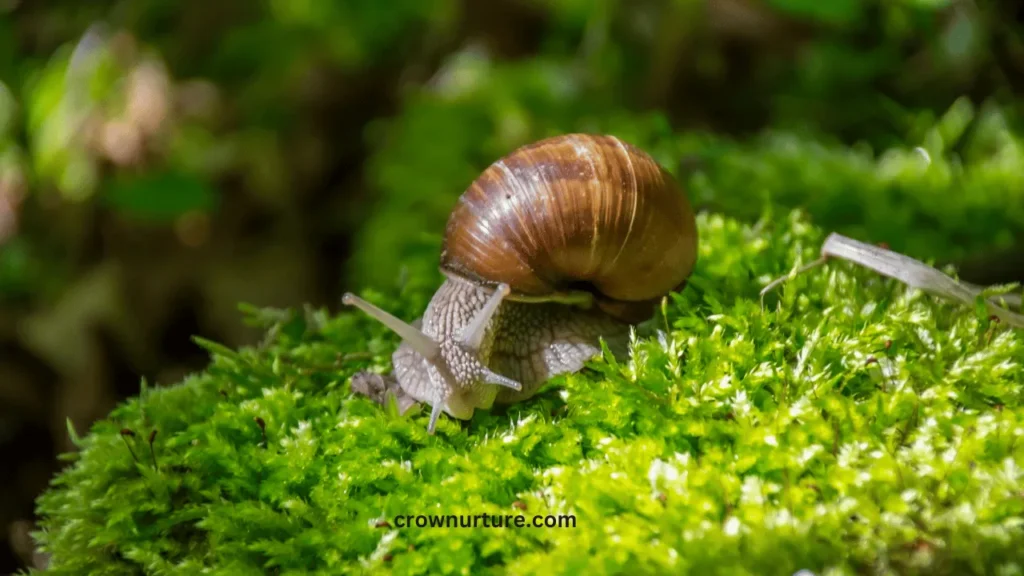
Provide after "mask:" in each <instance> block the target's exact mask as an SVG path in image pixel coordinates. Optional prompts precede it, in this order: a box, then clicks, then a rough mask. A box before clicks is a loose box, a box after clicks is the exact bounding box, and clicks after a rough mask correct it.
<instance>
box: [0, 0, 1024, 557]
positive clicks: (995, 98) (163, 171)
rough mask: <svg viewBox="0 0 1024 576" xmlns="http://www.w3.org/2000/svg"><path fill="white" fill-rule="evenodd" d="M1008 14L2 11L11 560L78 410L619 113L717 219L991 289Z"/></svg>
mask: <svg viewBox="0 0 1024 576" xmlns="http://www.w3.org/2000/svg"><path fill="white" fill-rule="evenodd" d="M1022 16H1024V7H1022V5H1021V4H1019V3H1013V2H1009V1H1006V0H999V1H989V2H981V1H977V2H974V1H959V0H888V1H885V2H882V1H876V0H864V1H862V0H828V1H820V0H700V1H698V0H633V1H630V2H625V1H620V0H591V1H583V0H549V1H547V2H542V1H540V0H488V1H487V2H473V1H469V0H391V1H390V2H384V1H380V0H346V1H340V2H339V1H334V0H257V1H253V0H219V1H217V2H212V1H208V0H207V1H196V0H179V1H171V0H134V1H127V0H120V1H118V0H93V1H91V2H39V1H33V0H0V463H2V465H0V573H10V572H12V571H14V570H16V569H18V568H19V567H23V566H27V565H30V564H32V563H34V562H36V559H35V558H34V553H33V549H32V544H31V541H30V539H29V536H28V533H29V532H30V531H31V530H33V529H34V527H33V524H32V522H33V512H34V502H33V500H34V498H35V497H36V496H37V495H38V494H39V493H40V492H41V491H42V490H43V489H44V488H45V487H46V485H47V483H48V482H49V480H50V478H51V477H52V476H53V474H54V473H55V472H56V471H57V470H58V469H59V467H60V465H61V462H60V460H58V458H57V456H58V454H60V453H61V452H65V451H69V450H71V449H72V446H71V445H70V442H69V441H68V434H67V426H68V422H70V423H71V424H72V425H73V426H74V427H75V428H76V429H77V430H78V431H79V433H82V432H84V431H86V430H87V429H88V427H89V425H90V423H91V422H93V421H94V420H96V419H98V418H102V417H103V416H104V415H105V414H106V413H107V412H108V411H109V410H110V409H111V408H112V407H113V406H114V404H115V403H117V402H118V401H119V400H120V399H123V398H125V397H127V396H130V395H133V394H136V393H137V392H138V391H139V388H140V382H141V380H142V379H145V380H146V382H147V383H148V384H149V385H168V384H173V383H175V382H176V381H178V380H180V378H181V377H182V376H183V375H185V374H187V373H189V372H192V371H197V370H201V369H202V368H203V367H204V365H205V364H206V361H207V356H206V354H205V353H204V352H203V351H202V350H201V349H200V348H199V347H198V346H196V345H194V344H193V343H192V341H191V340H190V337H191V336H193V335H202V336H204V337H206V338H209V339H213V340H216V341H219V342H222V343H224V344H227V345H229V346H241V345H246V344H252V343H254V342H255V341H256V339H257V338H258V337H259V332H258V331H256V330H255V329H254V328H253V327H250V326H247V325H246V324H245V323H244V322H243V316H242V314H241V313H240V312H239V304H241V303H248V304H251V305H254V306H259V307H281V308H284V307H302V306H303V305H305V304H307V303H308V304H310V305H313V306H325V307H328V308H329V309H331V310H336V309H337V308H338V305H339V297H340V294H341V292H342V291H343V290H347V289H363V288H373V289H379V290H398V289H400V288H401V287H402V286H405V285H407V283H408V282H434V281H435V280H436V278H437V276H436V275H435V272H436V271H435V270H433V267H434V266H436V248H437V245H438V238H439V234H440V232H441V227H442V225H443V221H444V217H445V216H446V214H447V212H448V210H449V209H450V207H451V205H452V203H453V202H454V199H455V197H456V196H457V195H458V194H459V193H461V192H462V190H463V189H464V188H465V187H466V186H467V185H468V184H469V182H470V181H471V180H472V179H473V178H474V176H475V175H476V174H477V173H478V172H479V171H480V170H482V169H483V168H484V167H485V166H486V165H487V164H489V163H490V162H491V161H493V160H495V159H496V158H497V157H498V156H500V155H501V154H504V153H506V152H508V151H510V150H512V149H513V148H515V147H516V146H519V145H522V144H525V143H526V142H528V141H530V140H533V139H536V138H540V137H543V136H548V135H552V134H556V133H559V132H567V131H573V130H585V131H602V132H612V133H616V134H619V135H621V136H623V137H625V138H626V139H628V140H630V141H632V142H634V143H636V144H639V145H642V146H645V147H646V148H647V149H649V150H650V151H651V152H652V154H654V155H655V156H656V157H657V158H658V159H659V160H660V161H662V162H663V163H665V165H666V167H668V168H669V169H670V170H671V171H673V172H675V173H676V174H677V175H679V176H680V177H681V178H685V179H687V182H688V183H689V184H690V189H691V191H692V194H694V198H695V202H696V203H697V204H698V205H699V206H701V207H702V208H705V209H712V210H719V211H723V212H727V213H729V214H731V215H733V216H735V217H737V218H743V219H746V220H754V219H756V218H758V217H759V216H761V213H762V212H761V210H762V207H763V205H764V204H765V203H766V202H767V203H771V204H774V205H779V206H783V207H803V208H805V209H806V210H807V211H808V212H809V213H810V215H811V217H812V219H814V221H815V222H816V223H817V224H819V225H822V226H825V227H829V228H830V229H835V230H840V231H843V232H845V233H849V234H855V235H857V236H858V237H860V238H861V239H864V240H867V241H875V242H882V241H884V242H888V243H889V244H890V245H892V246H893V247H894V248H896V249H900V250H903V251H905V252H907V253H910V254H911V255H913V256H916V257H920V258H927V259H935V260H936V261H938V262H940V263H955V264H957V265H959V266H960V267H961V270H962V272H963V275H964V276H965V277H968V278H969V279H972V280H975V281H977V282H983V283H996V282H1010V281H1014V280H1022V279H1024V272H1022V270H1024V258H1022V253H1024V250H1022V249H1021V248H1020V241H1021V238H1022V237H1024V235H1022V234H1021V229H1022V224H1024V189H1022V188H1024V170H1022V169H1021V168H1022V166H1024V164H1022V163H1024V152H1022V151H1021V150H1022V147H1021V146H1020V141H1019V136H1018V135H1019V134H1020V133H1021V132H1020V131H1019V130H1018V128H1017V127H1018V126H1019V114H1020V107H1021V102H1022V101H1021V99H1020V94H1021V91H1022V89H1024V36H1022V34H1021V19H1022ZM921 157H923V158H925V159H926V160H928V166H929V167H928V168H926V169H925V168H920V166H919V164H914V163H913V162H914V160H913V159H914V158H918V160H919V159H920V158H921ZM972 167H974V168H972ZM972 170H973V171H972ZM723 182H728V183H729V184H728V185H726V184H722V183H723ZM723 189H725V190H731V191H733V193H731V194H730V195H723V194H721V193H720V190H723Z"/></svg>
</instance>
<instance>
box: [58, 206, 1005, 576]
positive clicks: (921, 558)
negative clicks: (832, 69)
mask: <svg viewBox="0 0 1024 576" xmlns="http://www.w3.org/2000/svg"><path fill="white" fill-rule="evenodd" d="M699 226H700V233H701V240H702V244H701V253H700V261H699V264H698V267H697V270H696V271H695V273H694V276H693V279H692V281H691V282H690V283H689V285H688V286H687V288H686V289H685V291H683V292H682V293H681V294H675V295H672V297H671V298H670V299H668V300H667V301H666V304H665V306H664V310H663V312H664V315H665V317H664V319H663V320H664V321H663V325H662V328H661V330H659V331H657V332H656V333H655V334H654V335H652V336H650V337H649V338H639V337H638V338H636V339H634V341H633V343H632V345H631V347H630V354H629V356H628V357H626V358H622V359H614V358H610V357H605V358H600V359H596V360H594V361H593V362H592V363H591V364H590V365H589V366H588V367H587V368H586V369H585V370H583V371H581V372H579V373H577V374H572V375H565V376H561V377H558V378H555V379H553V380H552V381H551V382H549V383H548V385H547V386H546V388H545V390H544V391H543V392H542V393H541V394H540V395H539V396H537V397H535V398H534V399H532V400H530V401H528V402H524V403H522V404H518V405H515V406H512V407H510V408H507V409H495V410H493V411H489V412H478V413H477V414H476V416H475V417H474V418H473V419H472V420H471V421H469V422H460V421H455V420H452V419H450V418H448V417H447V416H442V418H441V419H440V421H439V422H438V432H437V434H436V435H434V436H430V435H428V434H427V432H426V422H427V418H428V411H426V410H418V411H416V410H414V411H413V412H412V413H407V414H406V415H405V416H396V415H394V414H393V413H388V412H387V411H386V410H384V409H383V408H381V407H380V406H379V405H378V404H375V403H374V402H372V401H370V400H368V399H367V398H365V397H363V396H360V395H356V394H352V393H351V391H350V388H349V386H350V377H351V376H352V375H353V374H355V373H356V372H358V371H361V370H374V371H380V372H383V371H386V370H387V369H388V362H389V356H390V353H391V351H392V350H393V349H394V347H395V345H396V344H397V342H396V340H395V338H394V337H393V336H392V335H391V334H390V333H388V332H387V331H386V330H385V329H384V328H383V327H382V326H380V325H379V324H378V323H376V322H375V321H373V320H371V319H369V318H367V317H366V316H365V315H362V314H361V313H359V312H356V311H345V312H344V313H341V314H339V315H330V314H327V313H325V312H323V311H315V310H304V311H275V310H262V311H250V318H251V319H252V321H254V322H260V323H262V325H263V326H264V327H266V328H267V339H266V341H265V342H264V343H263V344H262V345H261V346H258V347H253V348H248V349H242V350H229V349H224V348H222V347H219V346H217V345H215V344H210V343H207V344H206V345H207V346H208V348H209V349H210V350H211V351H212V357H213V359H212V362H211V364H210V366H209V368H208V369H207V370H205V371H204V372H202V373H199V374H195V375H193V376H192V377H190V378H188V379H186V380H185V381H183V382H181V383H179V384H177V385H173V386H167V387H160V388H146V389H144V390H143V393H142V394H140V396H139V397H138V398H135V399H133V400H131V401H129V402H126V403H125V404H123V405H121V406H120V407H118V408H117V409H116V410H114V411H113V412H112V413H111V414H110V416H109V418H108V419H105V420H103V421H101V422H98V423H97V424H95V425H94V427H93V428H92V430H91V431H90V432H89V433H88V434H86V435H84V436H82V437H81V438H78V439H77V440H76V442H77V445H78V446H79V448H80V450H79V451H78V452H77V453H76V454H73V455H69V458H70V459H71V460H72V462H71V463H70V464H69V466H68V467H67V469H66V470H65V471H64V472H63V473H62V474H61V475H60V476H59V477H58V478H57V479H56V480H55V482H54V485H53V486H52V488H51V489H50V490H49V491H48V492H47V493H46V494H44V495H43V496H42V497H41V498H40V500H39V512H40V514H41V517H42V520H41V524H42V531H41V532H40V534H39V535H38V538H39V541H40V543H41V546H42V549H43V550H44V551H45V552H47V553H49V554H51V560H50V565H49V568H48V571H49V572H51V573H54V574H75V575H79V574H110V575H115V574H143V573H145V574H189V575H191V574H223V575H232V576H244V575H246V574H267V573H269V574H282V575H283V574H289V575H292V574H361V573H395V574H499V573H501V574H504V573H510V574H581V573H585V574H591V575H597V574H612V573H628V574H754V573H758V574H763V573H773V574H792V573H794V572H796V571H798V570H801V569H807V570H811V571H813V572H814V573H816V574H854V573H906V574H910V573H922V574H925V573H927V574H972V573H978V574H980V573H987V574H997V573H998V574H1015V573H1016V574H1019V573H1020V572H1021V567H1022V566H1024V547H1022V546H1021V544H1022V543H1024V521H1022V519H1021V518H1022V516H1024V497H1022V492H1021V486H1022V482H1024V467H1022V464H1021V460H1022V456H1024V438H1022V436H1024V405H1022V402H1021V398H1022V394H1021V390H1022V383H1024V372H1022V370H1021V366H1020V364H1021V361H1022V359H1024V337H1022V335H1021V333H1020V332H1017V331H1013V330H1011V329H1009V328H1007V327H1005V326H1001V325H1000V324H998V323H995V322H993V321H991V320H990V319H989V318H988V317H987V315H985V314H983V313H980V312H979V311H977V310H975V309H973V308H970V307H964V306H959V305H955V304H951V303H948V302H944V301H939V300H936V299H934V298H932V297H929V296H927V295H924V294H922V293H920V292H918V291H913V290H908V289H906V287H904V286H903V285H901V284H899V283H897V282H895V281H892V280H889V279H886V278H883V277H880V276H878V275H876V274H874V273H872V272H870V271H867V270H864V269H861V268H857V267H855V266H853V265H850V264H847V263H843V262H833V263H830V264H829V265H828V266H827V267H824V268H821V269H819V270H816V271H813V272H809V273H807V274H804V275H801V276H798V277H796V278H794V279H792V280H791V281H790V282H788V283H786V284H785V285H784V286H782V287H780V288H779V289H778V290H777V291H776V292H775V293H773V294H771V295H769V296H768V297H767V299H766V300H765V302H763V303H762V302H761V300H760V297H759V294H758V292H759V290H760V289H761V287H762V286H764V285H765V284H766V283H767V282H768V281H769V280H770V279H772V278H774V277H776V276H778V275H781V274H785V273H786V272H788V271H789V270H792V269H793V268H794V267H795V266H798V265H800V264H802V263H805V262H808V261H809V260H811V259H813V258H815V257H816V256H817V254H818V249H819V247H820V245H821V242H822V241H823V239H824V231H823V230H821V229H819V228H817V227H814V226H812V225H811V224H810V223H809V222H808V221H807V220H806V219H805V218H804V217H802V216H801V215H800V214H799V213H797V212H794V213H791V214H788V215H786V214H783V215H776V216H775V217H766V218H765V219H763V220H761V221H760V222H759V223H757V224H754V225H750V224H745V223H740V222H738V221H736V220H732V219H729V218H726V217H723V216H720V215H708V214H701V215H700V217H699ZM424 257H426V256H424ZM430 290H431V287H430V286H429V285H428V284H427V283H425V282H410V283H409V284H408V285H407V288H406V289H405V290H404V291H402V292H401V293H398V292H396V293H391V294H386V295H385V294H381V293H375V292H371V293H367V292H364V293H363V294H364V296H365V297H367V298H368V299H369V300H371V301H373V302H374V303H376V304H378V305H380V306H383V307H386V308H388V309H389V310H392V311H393V312H394V313H395V314H396V315H398V316H400V317H403V318H405V319H412V318H414V317H415V316H417V315H418V314H419V313H421V312H422V304H423V303H424V302H425V301H426V299H427V298H428V297H429V294H430ZM125 430H130V431H131V434H127V435H126V434H125V433H123V431H125ZM72 433H73V431H72ZM152 434H155V437H153V436H151V435H152ZM150 440H152V441H151V442H150ZM150 445H151V446H152V449H151V447H150ZM480 514H489V515H502V516H504V515H517V516H518V515H522V516H524V517H525V519H526V522H527V523H530V522H532V518H533V517H534V515H541V516H542V517H543V516H545V515H552V516H554V517H556V518H557V517H559V516H560V515H561V516H571V517H572V518H573V519H574V522H575V525H574V526H572V527H546V528H533V527H523V528H493V527H483V525H482V523H480V521H478V526H477V527H475V528H463V527H423V528H419V527H405V528H400V527H399V526H398V518H399V516H403V515H442V516H448V515H469V516H472V515H480Z"/></svg>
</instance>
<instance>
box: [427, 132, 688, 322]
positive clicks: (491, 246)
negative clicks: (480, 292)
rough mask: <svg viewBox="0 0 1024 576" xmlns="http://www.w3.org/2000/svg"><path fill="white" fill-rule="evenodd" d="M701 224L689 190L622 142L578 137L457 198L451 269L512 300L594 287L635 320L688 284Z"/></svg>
mask: <svg viewBox="0 0 1024 576" xmlns="http://www.w3.org/2000/svg"><path fill="white" fill-rule="evenodd" d="M697 242H698V238H697V226H696V222H695V218H694V214H693V211H692V209H691V207H690V204H689V201H688V199H687V197H686V195H685V193H684V192H683V190H682V188H681V187H680V185H679V184H678V183H677V182H676V180H675V179H674V178H673V177H672V175H671V174H669V173H668V172H666V171H665V170H664V169H663V168H662V167H661V166H660V165H659V164H658V163H657V162H656V161H655V160H654V159H653V158H652V157H651V156H649V155H648V154H647V153H645V152H643V151H642V150H640V149H638V148H636V147H634V146H632V145H630V144H628V143H626V142H623V141H622V140H620V139H618V138H615V137H614V136H602V135H588V134H568V135H563V136H557V137H553V138H548V139H545V140H541V141H539V142H535V143H533V144H529V145H526V146H523V147H521V148H519V149H517V150H515V151H513V152H512V153H511V154H509V155H507V156H505V157H503V158H502V159H500V160H498V161H497V162H494V163H493V164H491V166H489V167H488V168H487V169H486V170H485V171H484V172H483V173H482V174H481V175H480V177H479V178H477V179H476V181H474V182H473V183H472V184H471V185H470V186H469V188H468V189H467V190H466V191H465V192H464V193H463V195H462V196H461V197H460V198H459V200H458V203H457V204H456V206H455V208H454V209H453V211H452V213H451V215H450V217H449V219H448V223H447V226H446V229H445V237H444V242H443V245H442V250H441V269H442V270H443V271H444V272H445V273H446V274H448V275H453V276H456V277H460V278H464V279H467V280H469V281H471V282H474V283H477V284H480V285H484V286H495V285H498V284H501V283H505V284H508V285H509V287H510V288H511V290H512V294H511V295H510V296H509V298H510V299H512V300H515V299H517V298H519V297H529V296H541V297H543V296H550V295H555V294H566V293H570V292H574V291H581V290H582V291H586V292H590V293H591V294H592V295H593V296H594V298H595V300H596V302H597V304H598V306H599V307H600V308H601V309H603V310H605V311H606V312H607V313H609V314H610V315H612V316H614V317H616V318H618V319H620V320H623V321H627V322H637V321H639V320H642V319H644V318H645V317H649V316H650V314H651V313H652V311H653V305H654V303H655V302H656V301H657V300H658V299H659V298H661V297H662V296H664V295H665V294H666V293H668V292H669V291H672V290H678V289H681V288H682V286H683V285H685V282H686V279H687V278H688V277H689V275H690V273H691V272H692V270H693V266H694V264H695V263H696V259H697Z"/></svg>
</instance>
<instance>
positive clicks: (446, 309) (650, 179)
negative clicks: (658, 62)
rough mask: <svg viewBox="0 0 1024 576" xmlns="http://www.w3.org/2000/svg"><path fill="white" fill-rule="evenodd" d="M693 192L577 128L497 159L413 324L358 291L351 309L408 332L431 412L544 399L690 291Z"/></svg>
mask: <svg viewBox="0 0 1024 576" xmlns="http://www.w3.org/2000/svg"><path fill="white" fill-rule="evenodd" d="M697 243H698V235H697V226H696V220H695V217H694V213H693V210H692V208H691V206H690V203H689V200H688V198H687V197H686V194H685V192H684V190H683V188H682V187H681V186H680V185H679V184H678V183H677V182H676V180H675V179H674V178H673V177H672V175H671V174H669V173H668V172H667V171H666V170H665V169H664V168H662V167H661V166H660V165H659V164H658V163H657V162H656V161H655V160H654V159H653V158H652V157H651V156H649V155H648V154H647V153H645V152H644V151H642V150H640V149H638V148H637V147H634V146H632V145H630V144H628V143H626V142H624V141H623V140H620V139H618V138H616V137H614V136H608V135H589V134H566V135H561V136H556V137H551V138H546V139H543V140H540V141H537V142H534V143H532V144H527V145H525V146H522V147H520V148H518V149H516V150H514V151H512V152H511V153H509V154H507V155H506V156H504V157H502V158H501V159H499V160H497V161H496V162H494V163H493V164H491V165H490V166H489V167H488V168H487V169H486V170H484V171H483V173H482V174H480V176H479V177H478V178H477V179H476V180H475V181H474V182H472V184H471V185H470V186H469V187H468V188H467V189H466V190H465V191H464V192H463V194H462V195H461V196H460V198H459V199H458V201H457V203H456V205H455V207H454V209H453V210H452V212H451V214H450V216H449V218H448V222H447V225H446V228H445V234H444V239H443V242H442V246H441V257H440V269H441V272H442V273H443V275H444V281H443V283H442V284H441V286H440V287H439V288H438V289H437V291H436V292H435V293H434V295H433V297H432V298H431V300H430V302H429V304H428V305H427V307H426V310H425V311H424V313H423V316H422V317H421V318H419V319H418V320H416V321H415V322H413V323H411V324H408V323H406V322H403V321H402V320H400V319H398V318H396V317H394V316H392V315H391V314H390V313H388V312H386V311H384V310H382V309H380V308H378V307H376V306H374V305H372V304H370V303H369V302H366V301H365V300H363V299H361V298H359V297H357V296H355V295H354V294H352V293H350V292H349V293H346V294H345V295H344V296H343V298H342V301H343V303H344V304H346V305H349V306H355V307H357V308H359V309H361V310H362V311H363V312H365V313H366V314H368V315H370V316H371V317H373V318H375V319H376V320H377V321H379V322H381V323H383V324H384V325H385V326H387V327H388V328H389V329H391V330H392V331H394V332H395V333H397V334H398V335H399V336H400V337H401V339H402V343H401V344H400V345H399V346H398V348H397V349H396V350H395V352H394V353H393V355H392V364H393V377H394V379H395V380H397V384H398V388H399V389H400V390H401V391H402V392H403V393H405V394H406V395H408V396H410V397H412V398H413V399H415V400H418V401H420V402H424V403H427V404H429V405H430V406H431V408H432V409H431V414H430V423H429V425H428V433H429V434H433V433H434V430H435V427H436V424H437V420H438V418H439V416H440V414H441V412H442V411H444V412H447V413H448V414H449V415H450V416H452V417H454V418H457V419H460V420H468V419H470V418H471V417H472V415H473V413H474V410H476V409H485V410H486V409H490V408H491V407H492V406H493V405H494V404H511V403H515V402H519V401H522V400H525V399H527V398H529V397H530V396H532V395H533V394H535V393H536V392H537V390H538V389H539V388H540V387H541V385H542V384H543V383H544V382H545V381H546V380H547V379H549V378H550V377H552V376H555V375H557V374H561V373H565V372H574V371H577V370H579V369H581V368H582V367H583V365H584V364H585V363H586V362H587V361H588V360H590V359H591V358H593V357H594V356H596V355H597V354H599V353H600V352H601V347H600V341H601V339H602V338H603V339H605V340H606V341H607V339H609V338H614V337H623V336H624V335H628V333H629V330H630V327H631V326H634V325H636V324H637V323H640V322H642V321H643V320H645V319H649V318H650V317H651V316H652V315H653V313H654V311H655V307H656V304H657V302H658V301H660V299H661V298H663V297H664V296H665V295H666V294H668V293H669V292H672V291H678V290H681V289H682V288H683V287H684V286H685V285H686V281H687V279H688V278H689V276H690V273H691V272H692V270H693V267H694V265H695V264H696V260H697Z"/></svg>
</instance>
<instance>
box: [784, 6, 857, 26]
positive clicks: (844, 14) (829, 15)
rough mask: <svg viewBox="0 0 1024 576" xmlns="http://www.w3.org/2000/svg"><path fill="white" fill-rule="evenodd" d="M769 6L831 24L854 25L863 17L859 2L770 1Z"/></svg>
mask: <svg viewBox="0 0 1024 576" xmlns="http://www.w3.org/2000/svg"><path fill="white" fill-rule="evenodd" d="M768 4H769V5H771V6H773V7H775V8H778V9H779V10H782V11H784V12H789V13H790V14H793V15H794V16H798V17H803V18H810V19H813V20H819V21H821V22H827V23H829V24H852V23H853V22H854V21H856V20H857V19H858V18H860V15H861V3H860V2H858V1H857V0H829V1H828V2H821V1H819V0H769V2H768Z"/></svg>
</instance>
